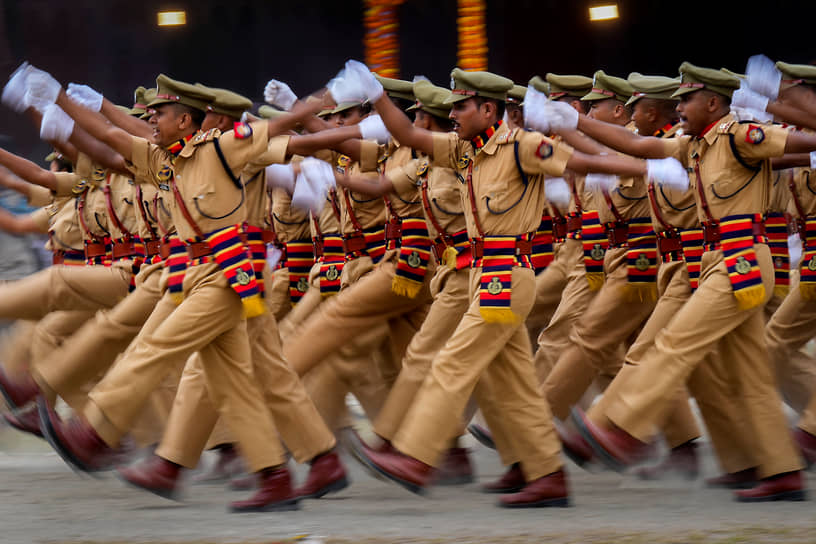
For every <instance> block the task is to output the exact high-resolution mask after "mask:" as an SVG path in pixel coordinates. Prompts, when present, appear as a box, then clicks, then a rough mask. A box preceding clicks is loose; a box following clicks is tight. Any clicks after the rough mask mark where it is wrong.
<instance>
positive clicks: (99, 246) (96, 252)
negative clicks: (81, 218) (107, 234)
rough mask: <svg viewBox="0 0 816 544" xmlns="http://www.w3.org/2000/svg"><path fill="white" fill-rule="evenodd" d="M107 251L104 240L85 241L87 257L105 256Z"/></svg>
mask: <svg viewBox="0 0 816 544" xmlns="http://www.w3.org/2000/svg"><path fill="white" fill-rule="evenodd" d="M106 253H107V249H106V248H105V243H104V242H86V243H85V258H87V259H93V258H94V257H104V256H105V254H106Z"/></svg>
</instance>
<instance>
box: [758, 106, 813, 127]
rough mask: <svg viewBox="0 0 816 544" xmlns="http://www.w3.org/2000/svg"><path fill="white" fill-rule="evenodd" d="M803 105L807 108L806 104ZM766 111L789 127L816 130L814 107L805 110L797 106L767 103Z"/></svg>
mask: <svg viewBox="0 0 816 544" xmlns="http://www.w3.org/2000/svg"><path fill="white" fill-rule="evenodd" d="M804 105H805V106H807V104H804ZM766 111H767V112H768V113H772V114H774V116H775V117H776V118H777V119H780V120H782V121H785V122H786V123H789V124H791V125H796V126H798V127H803V128H809V129H811V130H816V107H814V108H813V109H812V110H810V109H807V110H806V109H803V108H801V107H800V106H799V104H797V105H790V104H783V103H781V102H768V107H767V108H766Z"/></svg>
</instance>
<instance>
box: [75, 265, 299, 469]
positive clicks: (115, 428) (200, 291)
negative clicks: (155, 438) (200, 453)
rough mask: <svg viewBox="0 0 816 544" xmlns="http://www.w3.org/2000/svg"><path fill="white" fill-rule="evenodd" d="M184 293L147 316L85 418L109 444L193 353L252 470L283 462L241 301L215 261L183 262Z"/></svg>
mask: <svg viewBox="0 0 816 544" xmlns="http://www.w3.org/2000/svg"><path fill="white" fill-rule="evenodd" d="M184 292H185V298H184V301H183V302H182V303H181V304H180V305H179V306H177V307H175V305H174V304H173V302H172V300H171V299H170V297H169V295H167V294H165V296H164V297H163V298H162V300H161V301H160V302H159V304H158V305H157V306H156V311H157V312H158V314H155V315H156V318H155V319H154V315H151V317H150V319H148V321H147V323H145V326H144V327H143V328H142V331H141V332H140V333H139V335H138V336H137V337H136V339H135V340H134V342H133V344H132V345H131V347H130V349H129V350H128V352H127V353H126V355H125V356H124V357H123V359H122V360H121V361H120V362H119V364H117V365H116V366H114V367H113V368H112V369H111V370H110V371H109V372H108V374H107V375H106V376H105V378H104V379H103V380H102V381H101V382H100V383H99V384H98V385H97V386H96V387H95V388H94V391H92V392H91V395H90V400H89V403H88V405H87V406H86V408H85V410H84V414H85V417H86V418H87V419H88V421H89V423H90V424H91V425H92V426H93V427H94V428H95V429H96V431H97V432H98V433H99V435H100V436H101V437H102V438H103V439H104V440H105V441H106V442H107V443H108V444H110V445H112V446H115V445H116V444H118V442H119V440H120V438H121V436H122V435H123V434H125V433H126V432H127V430H128V429H130V427H131V426H132V424H133V422H134V420H135V419H136V417H137V416H138V414H139V411H140V410H141V409H142V407H143V405H144V403H145V402H146V400H147V398H148V396H149V395H150V393H151V392H152V391H153V390H154V389H155V388H156V387H157V386H158V385H159V383H160V382H161V380H162V379H163V378H164V377H165V376H166V375H167V374H168V373H169V372H170V371H171V370H172V369H173V368H180V367H181V366H182V365H184V364H185V362H186V361H187V359H188V358H189V357H190V355H192V354H193V353H195V352H196V351H197V352H199V353H200V355H201V366H202V368H203V371H204V374H205V378H206V383H207V388H208V394H209V396H210V399H212V401H213V403H214V404H215V406H216V410H217V411H218V412H219V413H220V414H221V415H222V417H224V419H225V421H226V424H227V425H228V426H229V428H230V430H231V431H232V433H233V434H234V436H235V437H236V441H237V442H238V446H239V448H240V450H241V453H242V454H243V456H244V458H245V459H246V460H247V464H248V465H249V466H250V468H251V469H252V471H258V470H261V469H263V468H267V467H272V466H277V465H281V464H283V463H284V462H285V456H284V452H283V448H282V447H281V445H280V443H279V440H278V436H277V430H276V428H275V425H274V423H273V421H272V417H271V416H270V414H269V412H268V410H267V409H266V406H265V404H264V401H263V395H262V393H261V391H260V389H259V387H258V384H257V381H256V378H255V375H254V373H253V368H252V362H251V359H250V350H249V342H248V339H247V330H246V320H244V319H243V318H242V314H243V306H242V304H241V301H240V298H239V297H238V295H237V294H236V293H235V292H234V291H233V290H232V289H231V288H230V287H229V285H228V283H227V280H226V277H225V276H224V274H223V273H222V272H221V271H220V269H219V268H218V265H216V264H214V263H210V264H205V265H198V266H192V267H189V268H188V269H187V273H186V276H185V278H184ZM168 305H172V306H174V307H173V308H172V309H171V308H170V307H169V306H168ZM168 309H169V310H170V311H169V312H168ZM154 313H155V312H154ZM165 316H166V317H165Z"/></svg>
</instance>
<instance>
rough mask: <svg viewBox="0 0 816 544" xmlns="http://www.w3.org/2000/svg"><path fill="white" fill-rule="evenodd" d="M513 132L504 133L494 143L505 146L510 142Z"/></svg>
mask: <svg viewBox="0 0 816 544" xmlns="http://www.w3.org/2000/svg"><path fill="white" fill-rule="evenodd" d="M515 132H516V131H515V129H514V130H511V131H508V132H505V133H504V134H502V135H501V136H499V138H498V139H497V140H496V143H497V144H506V143H507V142H508V141H510V136H512V135H513V134H515Z"/></svg>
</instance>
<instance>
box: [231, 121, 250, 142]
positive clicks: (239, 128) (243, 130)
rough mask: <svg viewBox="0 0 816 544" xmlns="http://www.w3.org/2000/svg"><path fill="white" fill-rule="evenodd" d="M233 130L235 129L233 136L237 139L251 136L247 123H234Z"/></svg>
mask: <svg viewBox="0 0 816 544" xmlns="http://www.w3.org/2000/svg"><path fill="white" fill-rule="evenodd" d="M233 130H234V131H235V137H236V138H238V139H239V140H246V139H247V138H249V137H250V136H252V127H251V126H249V123H235V125H233Z"/></svg>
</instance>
